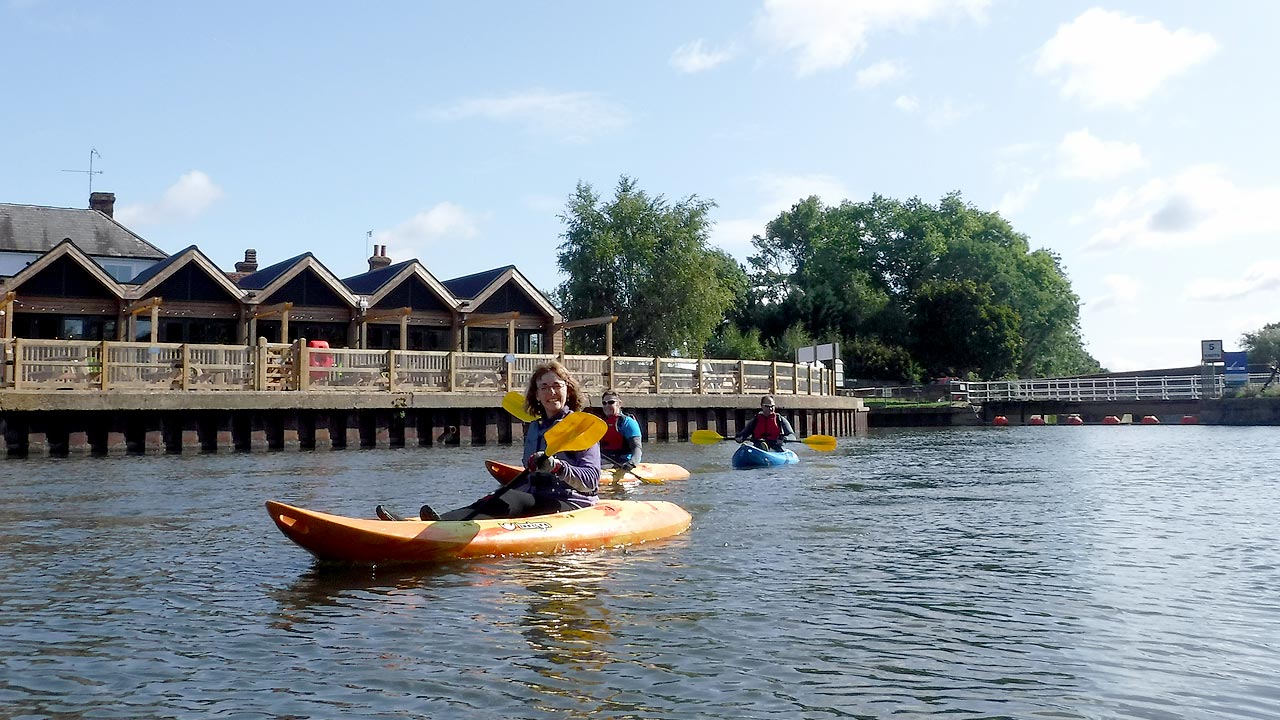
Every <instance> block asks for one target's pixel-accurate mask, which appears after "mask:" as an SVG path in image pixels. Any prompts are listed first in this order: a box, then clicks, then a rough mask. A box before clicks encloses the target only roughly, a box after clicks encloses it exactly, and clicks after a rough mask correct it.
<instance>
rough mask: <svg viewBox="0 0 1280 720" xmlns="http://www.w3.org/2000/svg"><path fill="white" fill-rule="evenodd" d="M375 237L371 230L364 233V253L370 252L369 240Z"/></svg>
mask: <svg viewBox="0 0 1280 720" xmlns="http://www.w3.org/2000/svg"><path fill="white" fill-rule="evenodd" d="M372 239H373V231H372V230H369V231H367V232H365V234H364V254H365V255H368V254H369V241H370V240H372Z"/></svg>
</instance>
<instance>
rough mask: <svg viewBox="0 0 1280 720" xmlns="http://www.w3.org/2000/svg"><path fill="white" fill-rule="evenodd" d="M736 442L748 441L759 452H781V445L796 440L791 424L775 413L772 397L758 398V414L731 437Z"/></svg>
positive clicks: (775, 408)
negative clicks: (753, 444)
mask: <svg viewBox="0 0 1280 720" xmlns="http://www.w3.org/2000/svg"><path fill="white" fill-rule="evenodd" d="M733 439H734V440H737V441H738V442H746V441H747V440H750V441H752V442H754V443H755V444H756V446H757V447H759V448H760V449H761V450H772V451H774V452H782V448H783V443H784V442H786V441H788V440H795V439H796V431H795V430H792V429H791V423H790V422H787V419H786V418H784V417H782V416H781V415H779V414H778V412H777V405H776V403H774V402H773V396H772V395H765V396H764V397H762V398H760V412H758V413H756V416H755V417H753V418H751V419H750V420H748V421H747V424H746V425H745V426H743V428H742V429H741V430H739V431H738V434H737V435H734V436H733Z"/></svg>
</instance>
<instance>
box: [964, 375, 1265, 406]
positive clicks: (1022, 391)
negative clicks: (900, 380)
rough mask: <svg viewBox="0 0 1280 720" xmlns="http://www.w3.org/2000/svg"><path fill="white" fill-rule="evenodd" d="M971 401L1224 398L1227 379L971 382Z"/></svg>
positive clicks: (1253, 378) (1259, 379) (1261, 378)
mask: <svg viewBox="0 0 1280 720" xmlns="http://www.w3.org/2000/svg"><path fill="white" fill-rule="evenodd" d="M1268 377H1269V374H1267V373H1253V374H1251V375H1250V376H1249V382H1250V383H1257V384H1262V383H1265V382H1266V381H1267V378H1268ZM968 385H969V402H971V403H974V404H977V405H981V404H983V403H988V402H1001V401H1030V400H1063V401H1074V402H1107V401H1117V400H1200V399H1203V398H1215V397H1222V395H1223V394H1224V392H1225V390H1226V378H1225V376H1223V375H1215V376H1214V377H1213V378H1212V380H1211V381H1210V383H1209V387H1207V388H1206V387H1205V386H1204V378H1203V376H1200V375H1171V376H1161V377H1132V376H1127V377H1110V378H1041V379H1036V380H991V381H986V382H969V383H968Z"/></svg>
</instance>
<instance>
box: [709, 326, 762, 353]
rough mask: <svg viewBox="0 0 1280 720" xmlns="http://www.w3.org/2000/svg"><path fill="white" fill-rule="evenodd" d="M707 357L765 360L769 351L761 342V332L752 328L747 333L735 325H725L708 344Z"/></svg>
mask: <svg viewBox="0 0 1280 720" xmlns="http://www.w3.org/2000/svg"><path fill="white" fill-rule="evenodd" d="M706 357H713V358H734V359H738V360H765V359H767V358H768V357H769V351H768V350H766V349H765V347H764V343H762V342H760V330H759V329H757V328H750V329H748V330H747V331H746V332H743V331H742V330H739V329H738V326H737V325H734V324H733V323H725V324H724V325H722V326H721V329H720V332H719V333H717V334H716V335H715V336H714V337H712V338H711V340H710V341H709V342H708V343H707V349H706Z"/></svg>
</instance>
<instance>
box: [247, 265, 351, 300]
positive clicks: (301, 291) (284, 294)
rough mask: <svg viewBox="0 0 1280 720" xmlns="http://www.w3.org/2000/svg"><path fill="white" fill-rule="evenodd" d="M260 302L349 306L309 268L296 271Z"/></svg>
mask: <svg viewBox="0 0 1280 720" xmlns="http://www.w3.org/2000/svg"><path fill="white" fill-rule="evenodd" d="M262 302H264V303H279V302H291V303H293V304H294V305H299V306H306V307H340V308H350V307H351V304H350V303H348V302H347V301H346V299H345V298H343V297H342V296H341V295H339V294H338V293H336V292H334V291H333V288H332V287H330V286H329V284H328V283H327V282H325V281H324V279H323V278H321V277H320V276H319V275H318V274H316V272H315V271H314V270H312V269H310V268H308V269H306V270H304V271H302V272H300V273H298V275H297V276H296V277H294V278H293V279H292V280H290V281H289V282H287V283H285V284H284V285H282V286H281V287H280V289H279V290H277V291H275V292H273V293H271V295H270V296H268V297H264V298H262Z"/></svg>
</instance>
